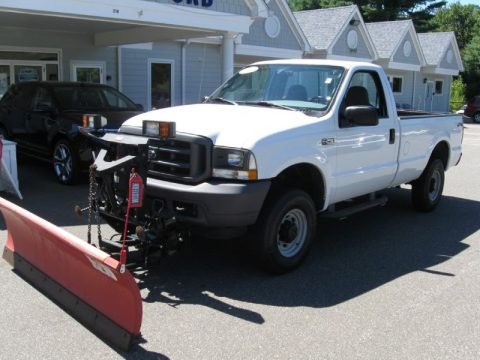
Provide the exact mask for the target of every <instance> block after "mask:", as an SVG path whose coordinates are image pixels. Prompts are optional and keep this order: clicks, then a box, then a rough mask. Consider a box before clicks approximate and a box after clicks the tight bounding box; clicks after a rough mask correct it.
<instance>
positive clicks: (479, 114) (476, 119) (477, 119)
mask: <svg viewBox="0 0 480 360" xmlns="http://www.w3.org/2000/svg"><path fill="white" fill-rule="evenodd" d="M472 119H473V122H476V123H480V112H476V113H475V114H473V117H472Z"/></svg>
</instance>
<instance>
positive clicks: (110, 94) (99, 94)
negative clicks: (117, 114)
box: [53, 86, 137, 111]
mask: <svg viewBox="0 0 480 360" xmlns="http://www.w3.org/2000/svg"><path fill="white" fill-rule="evenodd" d="M53 92H54V93H55V97H56V98H57V101H58V104H59V105H60V107H61V108H62V109H64V110H80V111H83V110H137V108H136V105H135V104H134V103H133V102H132V101H130V100H129V99H128V98H127V97H126V96H124V95H122V94H121V93H119V92H118V91H116V90H115V89H113V88H108V87H101V86H90V87H89V86H61V87H54V88H53Z"/></svg>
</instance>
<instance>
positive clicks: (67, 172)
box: [52, 139, 79, 185]
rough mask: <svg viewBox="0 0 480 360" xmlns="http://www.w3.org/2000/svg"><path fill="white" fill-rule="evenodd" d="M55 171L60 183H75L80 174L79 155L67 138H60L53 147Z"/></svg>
mask: <svg viewBox="0 0 480 360" xmlns="http://www.w3.org/2000/svg"><path fill="white" fill-rule="evenodd" d="M52 157H53V171H54V173H55V176H56V177H57V180H58V182H59V183H61V184H63V185H71V184H74V183H75V181H76V180H77V175H78V167H79V162H78V157H77V153H76V152H75V151H74V149H73V146H72V145H71V144H70V142H68V141H67V140H66V139H61V140H59V141H58V142H57V143H56V144H55V146H54V147H53V156H52Z"/></svg>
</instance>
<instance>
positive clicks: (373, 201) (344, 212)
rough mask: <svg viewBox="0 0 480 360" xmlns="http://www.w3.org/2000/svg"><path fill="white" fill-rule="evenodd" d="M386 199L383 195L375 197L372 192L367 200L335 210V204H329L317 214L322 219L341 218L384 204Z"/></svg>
mask: <svg viewBox="0 0 480 360" xmlns="http://www.w3.org/2000/svg"><path fill="white" fill-rule="evenodd" d="M387 201H388V198H387V197H386V196H385V195H382V196H380V197H375V195H374V194H370V195H369V198H368V200H367V201H364V202H360V203H355V204H353V205H351V206H347V207H345V208H343V209H341V210H336V209H335V205H331V206H330V207H329V208H328V210H327V211H324V212H322V213H320V214H319V216H320V217H321V218H324V219H343V218H346V217H348V216H350V215H353V214H356V213H358V212H361V211H364V210H368V209H371V208H373V207H376V206H384V205H385V204H386V203H387Z"/></svg>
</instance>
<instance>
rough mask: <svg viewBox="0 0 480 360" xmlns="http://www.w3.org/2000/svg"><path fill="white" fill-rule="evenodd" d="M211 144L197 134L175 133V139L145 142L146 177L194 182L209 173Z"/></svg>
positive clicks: (207, 175)
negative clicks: (147, 160) (146, 149)
mask: <svg viewBox="0 0 480 360" xmlns="http://www.w3.org/2000/svg"><path fill="white" fill-rule="evenodd" d="M211 149H212V143H211V141H210V140H209V139H206V138H203V137H199V136H189V135H183V134H177V137H176V138H175V139H171V140H160V139H150V140H149V141H148V159H149V166H148V176H149V177H152V178H155V179H163V180H172V181H178V182H185V183H197V182H201V181H202V180H204V179H206V178H207V177H209V176H210V171H211V160H210V159H211Z"/></svg>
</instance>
